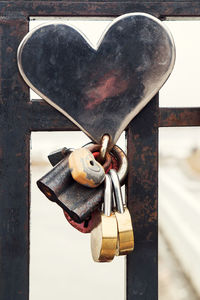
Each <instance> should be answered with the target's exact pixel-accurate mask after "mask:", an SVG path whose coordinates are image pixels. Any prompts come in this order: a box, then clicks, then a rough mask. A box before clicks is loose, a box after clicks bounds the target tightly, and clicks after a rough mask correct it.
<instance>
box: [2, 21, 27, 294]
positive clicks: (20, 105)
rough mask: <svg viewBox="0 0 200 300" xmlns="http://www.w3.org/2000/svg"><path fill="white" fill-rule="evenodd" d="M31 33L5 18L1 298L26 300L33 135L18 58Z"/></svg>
mask: <svg viewBox="0 0 200 300" xmlns="http://www.w3.org/2000/svg"><path fill="white" fill-rule="evenodd" d="M2 27H3V28H2ZM2 29H3V30H2ZM27 31H28V21H27V20H25V19H22V18H20V19H18V18H14V17H13V16H12V18H9V17H7V18H6V17H5V18H1V20H0V36H1V39H0V70H1V78H0V80H1V81H0V83H1V95H0V128H1V130H0V182H1V183H0V299H1V300H11V299H13V300H14V299H15V300H19V299H20V300H25V299H26V300H27V299H28V290H29V282H28V281H29V276H28V274H29V271H28V264H29V132H28V127H27V124H28V120H27V114H26V111H25V109H24V106H25V101H27V100H28V88H25V89H24V84H22V79H21V78H20V75H19V73H18V68H17V60H16V49H17V47H18V44H19V42H20V40H21V39H22V37H23V36H24V35H25V34H26V33H27ZM22 86H23V89H22Z"/></svg>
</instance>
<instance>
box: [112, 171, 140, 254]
mask: <svg viewBox="0 0 200 300" xmlns="http://www.w3.org/2000/svg"><path fill="white" fill-rule="evenodd" d="M109 174H110V176H111V179H112V184H113V190H114V195H115V202H116V211H115V217H116V220H117V227H118V243H117V249H116V255H126V254H128V253H130V252H132V251H133V249H134V234H133V227H132V221H131V215H130V213H129V210H128V208H127V207H126V202H125V200H123V197H122V193H121V186H120V182H119V177H118V175H117V172H116V171H115V170H114V169H111V170H110V171H109Z"/></svg>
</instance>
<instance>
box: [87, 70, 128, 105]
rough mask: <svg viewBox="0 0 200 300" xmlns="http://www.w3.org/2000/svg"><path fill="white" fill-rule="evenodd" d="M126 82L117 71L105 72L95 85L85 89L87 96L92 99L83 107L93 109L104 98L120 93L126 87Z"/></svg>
mask: <svg viewBox="0 0 200 300" xmlns="http://www.w3.org/2000/svg"><path fill="white" fill-rule="evenodd" d="M128 84H129V82H128V81H126V80H123V79H122V76H121V73H119V71H112V72H109V73H107V74H105V76H104V77H103V78H100V80H99V81H98V83H97V84H96V85H95V86H93V87H92V88H91V89H89V90H88V91H86V96H87V98H88V99H91V100H92V101H90V102H89V103H88V104H87V105H86V106H85V108H86V109H94V108H95V107H96V106H97V105H99V104H100V103H102V102H103V101H104V100H105V99H106V98H112V97H114V96H118V95H120V94H121V93H123V92H124V91H125V90H126V89H127V87H128Z"/></svg>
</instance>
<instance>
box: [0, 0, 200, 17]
mask: <svg viewBox="0 0 200 300" xmlns="http://www.w3.org/2000/svg"><path fill="white" fill-rule="evenodd" d="M0 11H1V15H6V16H8V15H12V14H14V15H17V14H18V15H24V16H53V15H55V16H118V15H121V14H124V13H128V12H134V11H142V12H147V13H150V14H153V15H155V16H157V17H163V18H164V17H166V16H177V17H178V16H181V17H182V16H199V15H200V2H199V1H195V2H194V1H192V0H191V1H138V2H133V1H126V2H125V1H122V0H121V1H115V2H114V1H110V2H103V1H96V2H92V1H91V2H90V1H89V2H88V1H81V2H77V1H73V2H72V1H71V2H70V1H1V3H0Z"/></svg>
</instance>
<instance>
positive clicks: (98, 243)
mask: <svg viewBox="0 0 200 300" xmlns="http://www.w3.org/2000/svg"><path fill="white" fill-rule="evenodd" d="M104 182H105V187H104V203H103V211H99V213H98V215H97V216H96V222H97V226H96V227H95V228H94V229H93V230H92V232H91V251H92V257H93V260H94V261H95V262H110V261H112V260H113V258H114V257H115V254H116V248H117V237H118V232H117V221H116V217H115V214H114V213H112V181H111V178H110V176H109V175H108V174H106V176H105V181H104Z"/></svg>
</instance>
